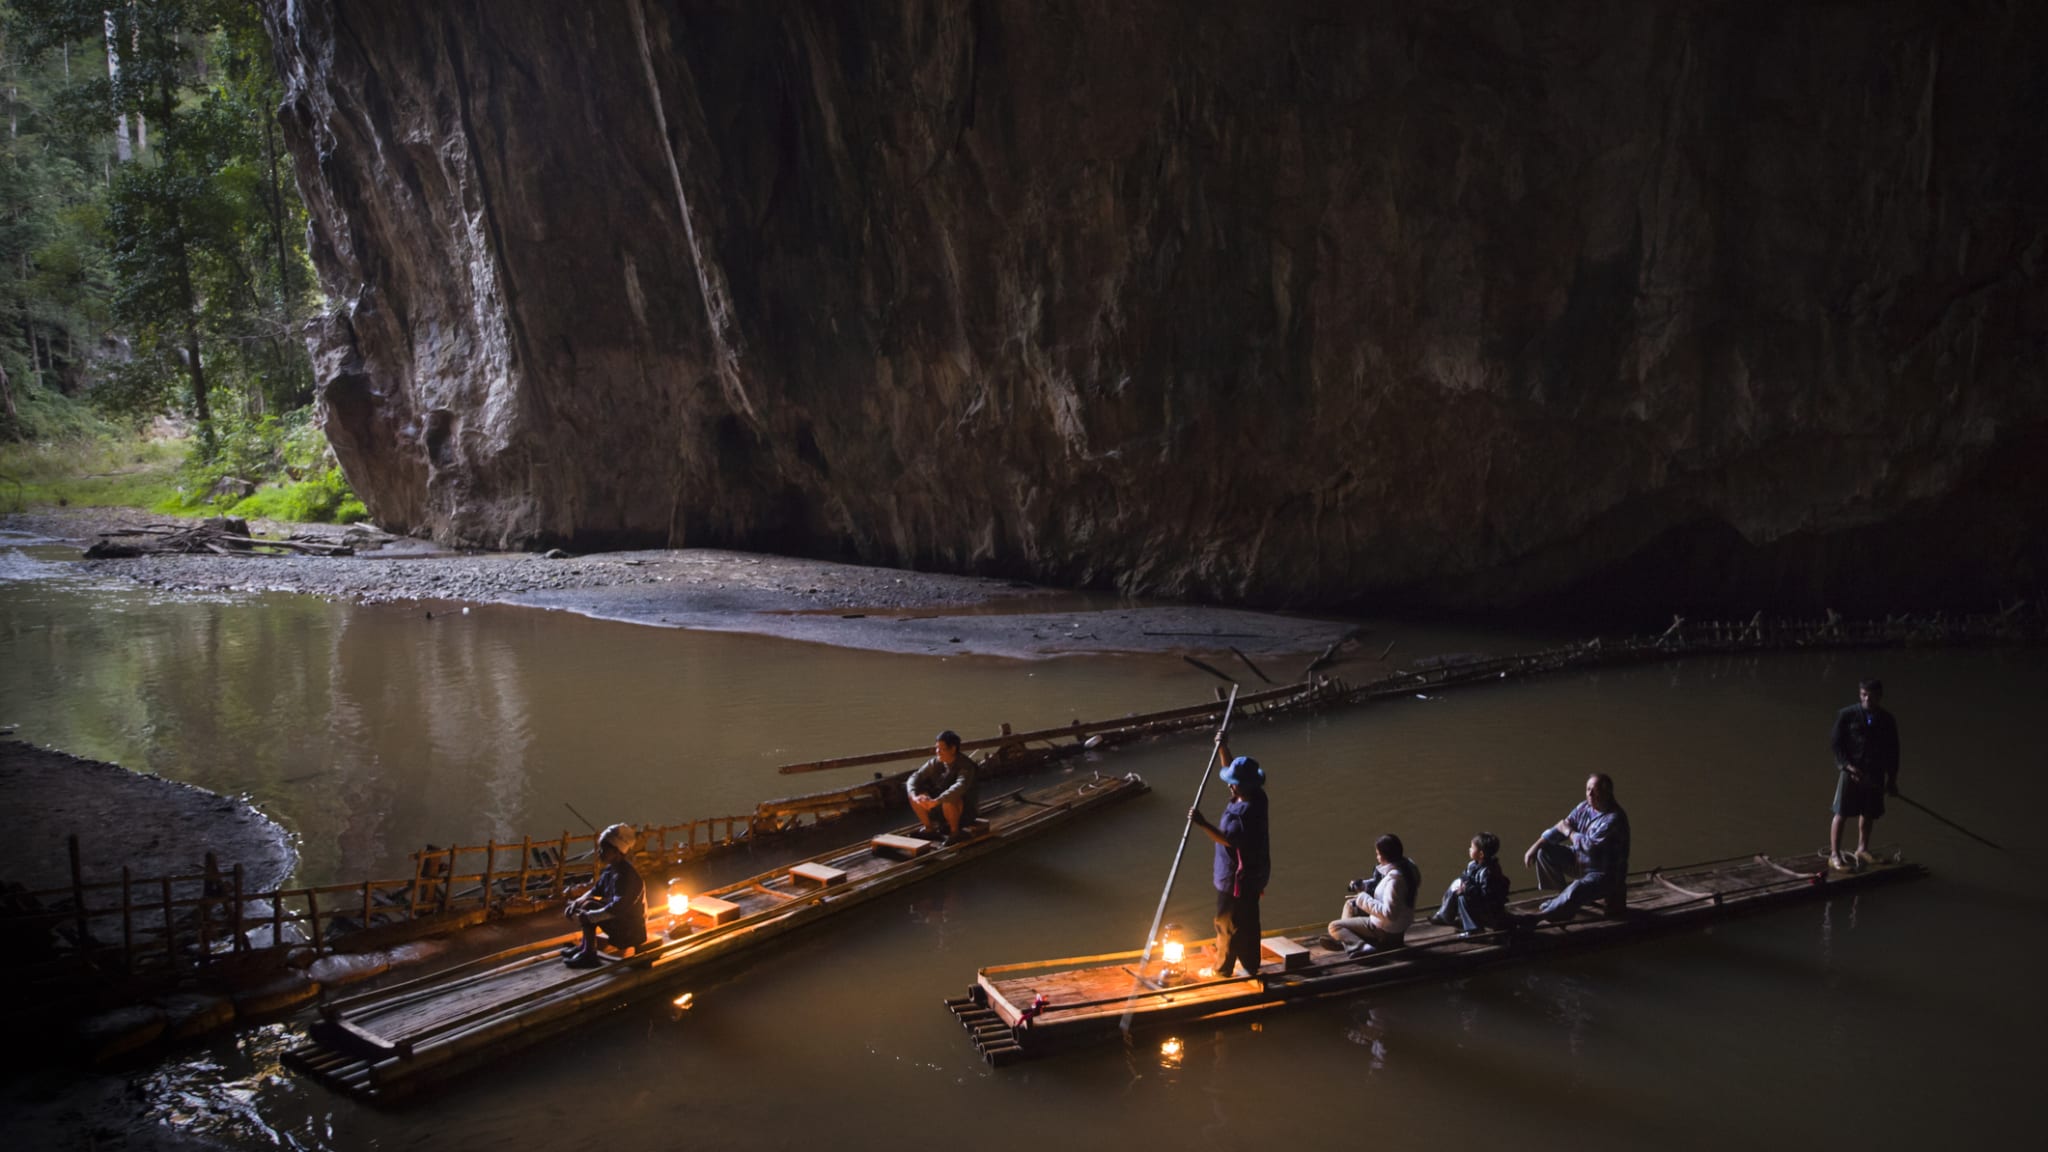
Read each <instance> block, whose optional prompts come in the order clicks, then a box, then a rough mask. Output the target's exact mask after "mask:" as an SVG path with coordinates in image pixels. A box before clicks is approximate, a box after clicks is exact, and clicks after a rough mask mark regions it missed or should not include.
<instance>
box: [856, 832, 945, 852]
mask: <svg viewBox="0 0 2048 1152" xmlns="http://www.w3.org/2000/svg"><path fill="white" fill-rule="evenodd" d="M868 844H869V846H870V847H872V848H873V849H874V850H875V851H877V852H884V853H887V854H889V855H891V856H901V857H904V858H906V859H915V858H917V857H919V856H922V855H924V854H925V853H927V852H929V851H931V850H932V849H933V848H936V847H938V845H937V844H936V843H934V842H932V841H930V840H920V839H918V838H917V837H915V836H899V835H896V834H895V833H893V832H884V833H882V834H881V835H879V836H877V837H875V838H874V839H873V840H870V841H868Z"/></svg>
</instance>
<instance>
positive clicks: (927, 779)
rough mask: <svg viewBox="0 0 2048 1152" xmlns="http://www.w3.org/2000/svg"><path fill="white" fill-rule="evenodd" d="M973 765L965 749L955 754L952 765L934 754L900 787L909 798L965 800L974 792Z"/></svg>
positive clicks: (971, 758) (972, 758)
mask: <svg viewBox="0 0 2048 1152" xmlns="http://www.w3.org/2000/svg"><path fill="white" fill-rule="evenodd" d="M974 767H975V765H974V757H972V756H969V755H968V754H967V753H965V752H956V753H954V755H953V762H952V763H951V764H947V763H946V762H945V761H944V760H941V759H939V758H938V757H937V756H934V757H932V758H931V759H929V760H927V761H925V762H924V764H923V765H922V766H921V767H919V768H918V770H917V771H915V772H912V773H911V774H910V779H908V780H906V781H904V782H903V788H904V791H906V792H907V793H909V794H910V795H911V796H912V797H918V796H922V797H924V798H925V799H928V800H938V801H942V802H943V801H946V800H962V801H964V800H966V799H967V798H968V797H969V796H971V795H972V794H973V791H974Z"/></svg>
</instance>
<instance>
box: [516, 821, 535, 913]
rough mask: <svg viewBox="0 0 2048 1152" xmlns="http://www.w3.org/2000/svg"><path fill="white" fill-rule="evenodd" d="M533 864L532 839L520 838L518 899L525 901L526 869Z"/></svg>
mask: <svg viewBox="0 0 2048 1152" xmlns="http://www.w3.org/2000/svg"><path fill="white" fill-rule="evenodd" d="M532 863H533V837H531V836H526V837H522V838H521V839H520V841H519V898H520V899H521V900H524V899H526V869H527V868H528V866H530V865H531V864H532Z"/></svg>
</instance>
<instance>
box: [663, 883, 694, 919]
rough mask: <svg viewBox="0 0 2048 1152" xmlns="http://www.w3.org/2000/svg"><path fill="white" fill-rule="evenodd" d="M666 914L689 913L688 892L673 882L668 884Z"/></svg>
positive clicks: (684, 914) (682, 914)
mask: <svg viewBox="0 0 2048 1152" xmlns="http://www.w3.org/2000/svg"><path fill="white" fill-rule="evenodd" d="M668 914H669V915H670V916H688V915H689V914H690V894H689V893H688V892H685V891H683V890H682V889H681V888H678V887H676V886H675V885H674V884H670V885H669V886H668Z"/></svg>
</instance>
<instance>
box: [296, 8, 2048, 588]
mask: <svg viewBox="0 0 2048 1152" xmlns="http://www.w3.org/2000/svg"><path fill="white" fill-rule="evenodd" d="M266 8H267V11H268V18H269V23H270V27H271V29H272V32H273V38H274V41H275V44H276V47H277V51H278V57H279V60H280V62H281V66H282V70H283V73H284V75H285V77H286V80H287V84H288V98H287V101H286V105H285V109H284V117H283V118H284V121H285V125H286V128H287V132H288V135H289V137H290V141H291V146H292V150H293V154H294V157H295V160H296V164H297V172H298V179H299V184H300V187H301V189H302V190H303V192H304V194H305V197H306V200H307V204H308V207H309V209H310V212H311V219H312V230H313V237H314V244H313V252H314V256H315V259H316V262H317V263H318V265H319V267H320V271H321V273H322V276H323V278H324V281H325V285H326V289H327V292H328V293H329V295H330V297H331V298H332V299H334V300H336V301H338V304H337V306H336V307H335V309H334V311H332V312H331V313H330V314H329V315H327V316H326V317H325V318H324V319H323V320H322V321H321V323H320V324H319V326H318V329H317V335H316V336H315V338H314V340H313V345H314V351H315V356H316V363H317V375H318V377H319V381H320V385H319V386H320V396H321V405H322V411H323V413H324V415H323V420H324V424H325V427H326V430H327V432H328V434H329V435H330V437H331V438H332V439H333V441H334V444H335V447H336V450H337V452H338V453H339V455H340V458H341V460H342V462H343V465H344V467H345V469H346V470H347V473H348V476H349V478H350V480H351V482H352V483H353V484H354V485H355V487H356V489H357V491H358V492H359V493H361V495H362V496H363V498H364V499H365V501H366V502H367V503H368V505H369V506H370V508H371V509H372V511H373V513H374V514H375V516H376V518H377V519H378V520H379V521H380V522H381V523H383V524H385V525H386V526H388V527H391V528H393V529H395V530H398V531H401V532H410V533H418V534H424V535H430V536H432V537H433V538H434V539H436V540H439V541H442V542H445V543H449V544H461V545H474V546H485V547H491V548H505V547H509V546H518V545H532V546H538V547H547V546H552V545H562V546H566V547H568V548H569V549H570V550H572V551H589V550H594V549H597V548H603V547H612V546H617V545H618V544H620V543H625V542H631V543H635V544H653V545H662V546H673V545H679V544H686V545H691V546H696V545H713V546H720V547H749V548H757V549H764V550H772V551H777V552H787V553H800V554H808V555H821V556H835V557H851V558H855V559H858V560H861V561H864V562H868V563H877V564H884V565H891V566H901V567H920V568H927V569H939V570H947V571H954V572H973V573H993V574H1002V575H1008V576H1021V577H1026V578H1029V579H1032V580H1036V581H1042V582H1046V583H1053V584H1060V585H1064V586H1085V587H1096V588H1106V589H1117V590H1120V591H1123V592H1127V593H1146V594H1163V595H1173V596H1190V597H1196V598H1206V599H1218V600H1224V601H1239V602H1248V603H1257V604H1264V605H1275V604H1283V605H1331V604H1353V603H1358V602H1360V601H1362V600H1364V599H1366V598H1368V597H1370V598H1372V599H1373V601H1374V602H1375V603H1376V604H1377V605H1380V606H1384V605H1386V604H1389V603H1394V602H1400V601H1405V602H1420V603H1433V604H1450V605H1457V606H1465V607H1499V606H1504V605H1517V604H1527V603H1531V602H1535V601H1541V600H1543V599H1545V598H1546V597H1559V596H1562V597H1568V598H1569V597H1577V598H1578V599H1579V600H1580V601H1588V600H1590V601H1592V602H1595V603H1599V604H1614V603H1617V602H1626V601H1636V602H1640V603H1642V604H1646V605H1654V606H1655V607H1656V608H1658V609H1660V610H1665V611H1668V610H1669V608H1670V606H1671V605H1672V604H1674V603H1678V602H1686V603H1691V604H1693V605H1695V606H1704V605H1705V604H1707V603H1719V604H1726V605H1729V606H1731V607H1736V608H1740V609H1742V610H1744V611H1747V610H1749V609H1753V608H1757V607H1772V606H1798V607H1802V608H1815V607H1820V606H1831V607H1835V608H1838V609H1841V610H1844V611H1858V610H1876V609H1882V608H1886V607H1891V608H1896V607H1900V606H1910V605H1932V604H1935V603H1940V602H1950V603H1958V602H1967V603H1969V604H1971V605H1972V606H1977V607H1981V606H1984V605H1985V604H1986V603H1987V602H1988V601H1989V599H1990V598H1992V597H1994V596H1997V595H2001V594H2006V593H2027V594H2030V593H2031V589H2033V588H2034V587H2035V586H2036V585H2038V583H2039V581H2040V579H2041V577H2042V575H2043V574H2044V572H2048V533H2044V530H2043V524H2042V515H2043V514H2042V512H2041V510H2040V508H2039V507H2038V502H2028V501H2023V500H2017V499H2015V497H2014V496H2013V493H2015V492H2023V491H2027V490H2036V491H2038V490H2040V489H2041V487H2042V483H2043V481H2044V480H2048V477H2044V475H2043V470H2044V468H2048V463H2044V462H2048V451H2044V449H2048V386H2044V382H2043V369H2042V367H2041V364H2042V360H2041V357H2040V349H2041V348H2042V347H2043V346H2044V341H2048V283H2044V276H2048V212H2044V209H2043V207H2042V205H2041V202H2040V198H2039V196H2038V194H2037V192H2038V189H2039V188H2041V187H2043V186H2044V185H2048V147H2044V146H2043V144H2044V137H2043V129H2042V127H2041V120H2040V117H2039V115H2038V109H2039V108H2040V107H2042V106H2044V104H2048V79H2044V77H2048V8H2044V7H2043V6H2040V5H2023V4H2007V5H1993V4H1986V5H1961V6H1957V5H1950V4H1947V3H1942V2H1938V0H1891V2H1887V3H1881V4H1875V5H1854V6H1840V5H1795V6H1791V7H1788V8H1784V9H1782V10H1774V11H1773V12H1772V13H1770V15H1769V18H1768V19H1763V18H1759V15H1758V13H1757V12H1756V11H1755V10H1754V9H1752V8H1748V7H1743V6H1730V5H1726V4H1719V3H1711V2H1706V0H1693V2H1682V3H1671V4H1651V5H1645V4H1632V3H1620V2H1606V3H1601V2H1582V3H1571V4H1555V5H1538V6H1518V7H1513V8H1505V9H1503V8H1500V7H1497V6H1489V5H1472V4H1466V3H1458V2H1452V0H1439V2H1430V3H1422V4H1400V5H1348V6H1347V5H1331V4H1324V3H1312V2H1308V0H1292V2H1286V3H1281V4H1278V5H1258V6H1254V5H1241V6H1225V7H1222V8H1206V7H1205V8H1190V7H1186V6H1182V5H1171V4H1147V3H1140V4H1123V3H1118V4H1107V3H1093V2H1087V0H1081V2H1075V3H1065V4H1058V5H1054V6H1052V7H1051V8H1046V7H1044V6H1041V5H1021V4H1020V5H1000V4H985V3H969V2H966V0H961V2H957V3H945V2H934V3H915V4H897V5H837V4H779V5H762V4H754V3H744V2H739V0H727V2H716V3H693V4H671V3H664V2H662V0H612V2H609V3H606V4H600V5H596V6H579V5H561V4H555V3H551V2H548V0H491V2H490V3H483V2H481V0H462V2H452V3H447V4H437V5H422V6H403V5H398V6H385V7H380V8H375V9H365V8H360V7H355V6H347V5H341V4H337V3H335V2H334V0H301V2H299V3H294V4H289V5H287V4H283V3H278V2H274V0H273V2H271V3H269V4H267V5H266Z"/></svg>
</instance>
